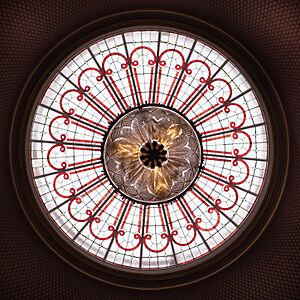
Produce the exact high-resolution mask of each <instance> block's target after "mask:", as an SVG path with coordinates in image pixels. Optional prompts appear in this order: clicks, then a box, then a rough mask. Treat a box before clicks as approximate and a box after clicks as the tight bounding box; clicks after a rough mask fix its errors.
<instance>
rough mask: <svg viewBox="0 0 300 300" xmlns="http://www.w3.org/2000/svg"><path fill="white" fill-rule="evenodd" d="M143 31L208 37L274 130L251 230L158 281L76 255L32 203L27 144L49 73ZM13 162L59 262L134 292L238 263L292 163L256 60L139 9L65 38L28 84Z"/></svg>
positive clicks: (235, 46) (277, 109)
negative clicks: (109, 38)
mask: <svg viewBox="0 0 300 300" xmlns="http://www.w3.org/2000/svg"><path fill="white" fill-rule="evenodd" d="M139 26H150V27H151V26H154V27H155V26H156V27H158V26H163V27H169V28H176V29H178V30H181V31H185V32H188V33H190V34H191V35H194V36H196V37H197V36H198V37H201V38H202V39H203V37H205V39H207V40H208V41H209V42H210V43H212V44H213V45H214V46H216V47H218V48H219V49H222V51H224V52H225V53H226V54H230V55H229V56H230V58H231V59H232V60H233V61H234V63H236V64H237V65H238V66H241V69H242V70H243V71H244V72H245V73H246V74H247V75H248V76H249V78H247V79H248V80H249V81H250V83H251V85H253V87H254V88H255V92H257V93H258V94H259V95H260V98H261V99H264V103H263V104H264V106H265V107H264V111H267V112H268V118H269V120H268V121H269V123H270V124H269V125H270V126H271V129H272V130H271V132H270V136H269V138H270V141H271V142H272V145H273V146H272V147H273V149H271V150H272V151H270V153H271V155H272V156H273V160H272V166H271V172H268V173H269V174H268V178H267V180H268V181H269V184H266V186H268V188H267V190H266V191H265V193H264V195H262V197H263V199H264V201H262V204H261V205H260V207H259V210H258V211H257V212H256V214H255V217H254V218H252V219H251V222H249V224H248V225H247V228H246V229H245V230H244V231H243V232H242V234H241V235H240V236H239V237H238V238H237V239H236V240H234V242H232V243H231V244H230V245H228V246H227V248H226V249H225V250H224V251H222V252H220V253H218V254H217V255H215V256H214V257H212V259H209V260H206V261H204V262H203V263H200V264H193V265H191V266H190V267H189V268H186V269H181V270H179V271H174V272H172V273H167V274H166V273H159V272H157V273H155V276H153V274H152V275H151V274H145V273H142V274H138V275H137V273H130V272H125V271H122V270H118V271H116V270H115V269H114V268H112V267H109V266H108V265H107V264H106V265H105V264H103V265H102V264H97V263H95V262H94V261H93V260H91V259H89V258H88V257H87V256H86V255H82V254H81V253H80V252H79V251H76V250H75V249H74V247H72V246H71V245H70V243H68V242H67V241H65V240H64V239H63V238H61V237H60V235H59V234H58V233H56V232H55V231H53V229H52V228H51V226H50V225H49V223H48V221H47V220H46V218H45V215H44V214H43V213H42V212H41V209H40V206H38V204H37V201H33V199H35V195H34V192H33V187H32V183H31V180H30V178H29V177H28V173H27V170H26V166H27V165H26V164H27V162H26V159H27V158H26V154H25V153H26V143H25V141H26V138H27V134H28V130H27V127H28V120H29V119H30V116H31V114H32V108H33V104H34V103H35V101H36V98H37V95H38V93H39V92H40V90H41V87H42V86H43V84H44V82H45V81H46V79H47V78H48V76H49V74H51V73H52V72H53V71H54V70H55V69H56V68H57V66H58V64H59V63H61V61H63V60H65V58H66V56H67V55H70V53H73V52H74V51H75V50H76V49H78V48H80V47H82V45H83V44H84V43H87V42H88V41H91V40H93V39H95V38H96V37H100V36H101V35H105V34H107V33H110V32H113V31H117V30H121V29H122V28H124V27H127V28H128V27H132V28H137V27H139ZM9 159H10V169H11V176H12V179H13V184H14V188H15V191H16V194H17V197H18V199H19V202H20V204H21V207H22V209H23V211H24V213H25V215H26V216H27V218H28V220H29V222H30V223H31V225H32V226H33V228H34V230H35V231H36V232H37V234H38V235H39V236H40V237H41V238H42V240H43V241H44V242H45V243H46V244H47V245H48V246H49V247H50V248H51V249H52V250H53V251H54V252H55V253H56V254H57V255H58V256H59V257H61V258H62V259H63V260H64V261H66V262H67V263H69V264H70V265H72V266H73V267H74V268H76V269H77V270H79V271H81V272H83V273H85V274H87V275H89V276H91V277H93V278H95V279H98V280H101V281H103V282H107V283H110V284H114V285H117V286H121V287H128V288H133V289H166V288H173V287H179V286H183V285H187V284H190V283H193V282H196V281H199V280H202V279H204V278H207V277H208V276H211V275H212V274H215V273H216V272H219V271H220V270H222V269H223V268H225V267H227V266H228V265H230V264H231V263H233V262H234V261H235V260H237V259H238V258H239V257H240V256H241V255H242V254H243V253H245V252H246V251H247V250H248V249H249V248H250V247H251V245H253V243H254V242H255V241H256V240H257V239H258V238H259V236H260V235H261V234H262V232H263V230H264V229H265V228H266V226H267V225H268V223H269V222H270V220H271V218H272V216H273V214H274V212H275V210H276V208H277V206H278V204H279V201H280V198H281V195H282V193H283V189H284V186H285V182H286V178H287V172H288V163H289V139H288V130H287V122H286V118H285V114H284V111H283V108H282V105H281V102H280V99H279V96H278V94H277V92H276V89H275V87H274V86H273V84H272V82H271V80H270V79H269V77H268V75H267V74H266V73H265V71H264V70H263V68H262V67H261V66H260V64H259V63H258V61H257V60H256V59H255V58H254V57H253V56H252V55H251V54H250V53H249V52H248V51H247V50H246V49H245V48H244V47H243V46H242V45H241V44H240V43H239V42H238V41H236V40H235V39H234V38H232V37H231V36H229V35H228V34H226V33H225V32H223V31H222V30H220V29H218V28H216V27H214V26H213V25H211V24H208V23H206V22H204V21H202V20H199V19H196V18H194V17H190V16H188V15H184V14H180V13H175V12H170V11H160V10H139V11H129V12H124V13H119V14H114V15H110V16H107V17H105V18H101V19H98V20H96V21H93V22H91V23H89V24H87V25H85V26H83V27H82V28H79V29H78V30H76V31H75V32H73V33H72V34H70V35H69V36H67V37H66V38H65V39H64V40H63V41H61V42H60V43H59V44H58V45H57V46H55V47H54V48H53V49H52V50H51V51H50V52H49V53H48V54H46V56H45V57H44V58H43V59H42V60H41V61H40V63H39V64H38V65H37V67H36V68H35V69H34V71H33V72H32V75H31V76H30V78H29V79H28V81H27V82H26V83H25V85H24V88H23V90H22V92H21V95H20V97H19V99H18V103H17V106H16V110H15V113H14V117H13V120H12V126H11V132H10V141H9ZM47 224H48V225H47Z"/></svg>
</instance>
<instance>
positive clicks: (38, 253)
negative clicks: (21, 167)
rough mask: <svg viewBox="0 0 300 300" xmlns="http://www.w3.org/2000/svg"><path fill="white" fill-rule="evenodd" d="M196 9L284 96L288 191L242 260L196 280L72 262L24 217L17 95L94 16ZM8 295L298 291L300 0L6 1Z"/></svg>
mask: <svg viewBox="0 0 300 300" xmlns="http://www.w3.org/2000/svg"><path fill="white" fill-rule="evenodd" d="M142 8H155V9H168V10H176V11H180V12H184V13H188V14H191V15H194V16H196V17H199V18H201V19H203V20H205V21H208V22H210V23H212V24H214V25H216V26H218V27H220V28H222V29H223V30H225V31H226V32H227V33H229V34H231V35H232V36H233V37H235V38H236V39H237V40H239V41H240V42H241V43H242V44H243V45H244V46H246V47H247V48H248V49H249V50H250V52H252V53H253V54H254V55H255V56H256V58H257V59H258V60H259V61H260V62H261V64H262V65H263V67H264V68H265V69H266V71H267V72H268V74H269V75H270V77H271V79H272V80H273V82H274V84H275V86H276V87H277V89H278V92H279V94H280V96H281V99H282V102H283V106H284V108H285V111H286V115H287V119H288V123H289V130H290V141H291V164H290V172H289V176H288V182H287V186H286V190H285V192H284V195H283V198H282V201H281V204H280V206H279V208H278V210H277V212H276V214H275V217H274V219H273V221H272V222H271V224H270V225H269V227H268V228H267V230H266V231H265V232H264V234H263V235H262V237H261V238H260V239H259V240H258V241H257V242H256V244H255V245H254V246H253V247H252V248H251V249H250V251H248V252H247V253H246V254H245V255H243V256H242V258H240V259H239V260H238V261H237V262H235V263H234V264H233V265H231V266H230V267H228V268H227V269H225V270H223V271H222V272H220V273H218V274H217V275H215V276H213V277H210V278H208V279H206V280H204V281H202V282H199V283H197V284H194V285H191V286H187V287H183V288H179V289H175V290H167V291H155V292H149V291H148V292H147V291H145V292H142V291H133V290H126V289H122V288H117V287H113V286H110V285H106V284H103V283H100V282H97V281H95V280H93V279H91V278H88V277H86V276H85V275H83V274H81V273H80V272H78V271H76V270H74V269H73V268H72V267H70V266H69V265H67V264H66V263H64V262H63V261H62V260H61V259H59V258H58V257H57V256H56V255H55V254H54V253H52V252H51V251H50V250H49V249H48V248H47V246H46V245H45V244H44V243H43V242H42V241H41V240H40V239H39V238H38V237H37V235H36V234H35V232H34V231H33V229H32V228H31V227H30V225H29V223H28V221H27V219H26V218H25V217H24V216H23V213H22V211H21V208H20V206H19V203H18V201H17V199H16V196H15V194H14V191H13V187H12V183H11V181H10V178H9V165H8V159H7V158H8V134H9V127H10V121H11V118H12V114H13V111H14V107H15V105H16V100H17V97H18V95H19V93H20V91H21V88H22V86H23V84H24V82H25V81H26V78H27V77H28V76H29V74H30V72H31V71H32V69H33V68H34V66H35V65H36V64H37V62H38V61H39V60H40V58H41V57H42V56H43V55H44V54H45V53H46V52H47V51H48V50H49V49H51V48H52V47H53V46H54V45H55V44H56V43H57V42H58V41H59V40H60V39H62V38H63V37H64V36H65V35H67V34H68V33H70V32H72V31H73V30H75V29H76V28H78V27H80V26H82V25H84V24H85V23H87V22H89V21H92V20H93V19H95V18H98V17H102V16H105V15H107V14H110V13H114V12H120V11H124V10H128V9H142ZM0 69H1V72H0V86H1V89H0V90H1V109H0V115H1V124H0V129H1V134H0V138H1V142H0V156H1V158H2V162H1V169H0V176H1V186H0V191H1V201H0V207H1V210H0V211H1V219H0V225H1V231H0V240H1V247H0V261H1V266H0V298H1V299H70V298H78V299H113V300H117V299H122V300H123V299H166V300H167V299H172V300H175V299H181V300H184V299H189V300H192V299H203V300H204V299H286V300H290V299H299V298H300V266H299V264H300V263H299V262H300V259H299V255H300V235H299V228H300V217H299V213H300V197H299V195H300V183H299V179H300V174H299V167H300V165H299V160H300V150H299V149H300V135H299V124H300V98H299V92H300V91H299V76H300V2H299V1H287V0H286V1H276V0H273V1H272V0H264V1H261V0H260V1H259V0H252V1H251V0H247V1H230V0H224V1H216V0H210V1H200V0H199V1H196V0H194V1H193V0H184V1H183V0H174V1H166V0H152V1H150V0H149V1H146V0H127V1H121V0H108V1H106V0H101V1H94V0H81V1H61V0H52V1H31V0H28V1H22V0H20V1H18V0H12V1H1V3H0Z"/></svg>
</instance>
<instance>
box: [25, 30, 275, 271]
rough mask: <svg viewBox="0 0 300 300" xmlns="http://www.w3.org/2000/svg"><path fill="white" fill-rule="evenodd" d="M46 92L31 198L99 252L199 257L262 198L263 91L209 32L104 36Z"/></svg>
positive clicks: (133, 262)
mask: <svg viewBox="0 0 300 300" xmlns="http://www.w3.org/2000/svg"><path fill="white" fill-rule="evenodd" d="M37 101H38V103H37V105H36V107H35V108H34V113H33V117H32V124H30V133H29V138H28V143H29V144H30V151H29V153H28V161H29V163H28V164H27V165H28V171H29V173H30V177H31V179H32V182H33V186H34V189H35V191H36V192H37V195H38V196H37V197H36V199H32V201H37V202H38V203H39V204H40V207H41V210H42V212H43V214H44V215H45V216H46V218H47V219H48V220H49V226H52V227H53V228H54V230H57V229H59V232H60V235H61V238H62V239H64V240H67V241H68V242H69V243H71V245H72V247H73V248H74V249H75V251H78V252H81V253H82V252H83V253H84V254H85V255H86V256H88V257H89V258H91V259H92V260H93V261H95V263H96V264H97V263H99V264H100V265H101V264H105V265H108V266H112V267H114V268H115V267H117V268H118V269H121V270H125V271H128V272H130V271H136V272H139V271H148V272H149V274H153V276H155V274H156V273H157V272H162V271H165V272H173V271H176V270H178V269H180V268H181V267H182V266H183V265H189V264H195V263H196V264H201V263H202V262H203V261H205V260H206V259H207V257H213V256H214V255H215V254H216V253H218V251H221V250H220V249H222V251H224V250H225V249H226V247H227V246H228V245H230V244H231V242H232V241H233V240H234V239H235V237H237V236H239V235H241V234H242V233H243V232H244V230H245V228H246V227H247V226H246V225H247V222H249V220H251V219H253V218H254V217H255V215H256V213H257V211H258V208H259V207H260V206H261V204H262V202H263V199H261V197H260V195H261V193H262V190H263V188H264V186H265V184H266V182H267V181H266V180H265V179H266V175H267V170H268V164H269V163H268V162H269V156H268V152H269V142H270V141H269V136H268V130H269V127H268V126H269V125H268V122H267V121H266V118H265V116H264V113H263V109H262V106H261V103H262V99H260V98H259V97H258V95H257V94H256V92H255V89H254V87H253V86H252V85H251V82H249V81H248V80H247V78H246V76H245V74H243V71H242V70H241V69H240V68H239V67H238V66H237V65H236V64H235V63H234V62H233V61H231V59H230V57H229V56H227V55H226V54H225V53H222V52H220V50H217V49H216V48H215V47H214V46H212V45H210V44H207V42H206V41H202V40H201V39H198V38H195V37H193V36H192V35H191V36H189V34H187V33H177V32H176V30H175V31H174V30H170V29H167V28H163V27H162V28H159V29H153V30H149V28H145V29H143V28H141V30H133V29H128V30H126V29H124V30H123V31H119V32H116V33H113V34H110V35H109V36H106V37H105V38H101V37H100V38H99V39H98V40H96V41H93V42H91V43H90V44H87V45H85V46H83V48H82V47H81V48H79V49H78V50H76V51H75V52H74V54H73V56H72V57H71V58H70V59H68V60H66V61H63V62H62V64H61V66H60V67H59V68H58V69H57V70H56V72H55V73H54V74H52V75H51V76H50V78H49V79H48V83H47V87H46V88H45V90H44V91H43V93H42V95H41V97H40V98H39V99H38V100H37ZM221 247H222V248H221Z"/></svg>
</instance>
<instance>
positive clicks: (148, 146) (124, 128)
mask: <svg viewBox="0 0 300 300" xmlns="http://www.w3.org/2000/svg"><path fill="white" fill-rule="evenodd" d="M103 158H104V159H103V161H104V167H105V170H106V172H107V175H108V177H109V179H110V180H111V182H112V184H113V185H114V186H115V187H116V188H117V189H118V190H119V191H120V192H121V193H123V194H124V195H125V196H127V197H129V198H130V199H133V200H136V201H142V202H148V203H153V202H165V201H168V200H171V199H173V198H175V197H177V196H180V195H181V194H183V193H184V192H185V191H186V190H187V189H188V188H189V187H190V186H191V185H192V184H193V182H194V180H195V178H196V177H197V175H198V172H199V169H200V166H201V161H202V160H201V144H200V140H199V137H198V135H197V132H196V131H195V129H194V128H193V127H192V125H191V124H190V123H189V122H188V121H187V120H186V119H185V118H184V117H183V116H181V115H179V114H178V113H177V112H175V111H174V110H171V109H168V108H165V107H157V106H147V107H141V108H136V109H133V110H131V111H129V112H127V113H126V114H124V115H123V116H121V117H120V118H119V119H118V120H117V121H116V122H115V123H114V124H113V126H112V127H111V128H110V130H109V133H108V135H107V138H106V140H105V143H104V152H103Z"/></svg>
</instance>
